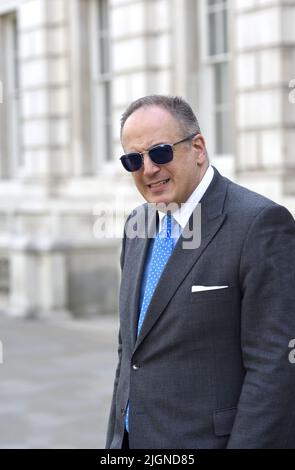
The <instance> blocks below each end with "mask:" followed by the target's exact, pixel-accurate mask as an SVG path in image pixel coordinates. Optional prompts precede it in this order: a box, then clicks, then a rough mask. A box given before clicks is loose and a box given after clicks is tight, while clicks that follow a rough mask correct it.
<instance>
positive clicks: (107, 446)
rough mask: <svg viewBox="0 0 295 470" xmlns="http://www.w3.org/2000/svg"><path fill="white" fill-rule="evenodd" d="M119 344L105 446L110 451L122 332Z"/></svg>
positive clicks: (114, 419)
mask: <svg viewBox="0 0 295 470" xmlns="http://www.w3.org/2000/svg"><path fill="white" fill-rule="evenodd" d="M118 344H119V345H118V365H117V369H116V374H115V381H114V387H113V397H112V403H111V409H110V415H109V422H108V429H107V439H106V445H105V448H106V449H110V446H111V443H112V440H113V435H114V429H115V421H116V395H117V387H118V382H119V377H120V369H121V356H122V342H121V333H120V330H119V338H118Z"/></svg>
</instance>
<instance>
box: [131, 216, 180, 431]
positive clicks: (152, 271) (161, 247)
mask: <svg viewBox="0 0 295 470" xmlns="http://www.w3.org/2000/svg"><path fill="white" fill-rule="evenodd" d="M171 230H172V216H171V214H167V215H165V217H164V218H163V223H162V229H161V231H160V232H159V233H158V234H157V236H156V239H155V243H154V247H153V253H152V259H151V263H150V268H149V272H148V276H147V281H146V286H145V291H144V296H143V300H142V305H141V309H140V315H139V320H138V326H137V336H138V335H139V332H140V330H141V327H142V324H143V321H144V317H145V314H146V312H147V309H148V306H149V304H150V301H151V298H152V296H153V294H154V291H155V288H156V286H157V284H158V282H159V279H160V277H161V274H162V272H163V270H164V268H165V266H166V264H167V261H168V259H169V258H170V255H171V253H172V251H173V248H174V241H173V238H172V237H171ZM125 426H126V429H127V431H128V432H129V404H128V407H127V413H126V419H125Z"/></svg>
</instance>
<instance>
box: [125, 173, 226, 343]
mask: <svg viewBox="0 0 295 470" xmlns="http://www.w3.org/2000/svg"><path fill="white" fill-rule="evenodd" d="M214 172H215V175H214V178H213V180H212V182H211V184H210V186H209V188H208V189H207V191H206V193H205V195H204V197H203V199H202V201H201V221H202V226H201V244H200V246H199V247H198V248H195V249H183V241H185V239H184V238H183V237H182V236H181V237H180V238H179V240H178V242H177V244H176V247H175V249H174V251H173V253H172V255H171V257H170V259H169V261H168V263H167V265H166V268H165V269H164V271H163V274H162V277H161V278H160V281H159V283H158V285H157V287H156V290H155V292H154V295H153V297H152V300H151V303H150V305H149V308H148V310H147V312H146V316H145V319H144V322H143V325H142V328H141V331H140V334H139V336H138V338H137V340H136V343H135V349H137V348H138V347H139V345H140V344H141V343H142V341H143V340H144V338H145V336H146V335H147V334H148V333H149V331H150V330H151V328H152V327H153V325H154V324H155V322H156V321H157V320H158V318H159V317H160V315H161V314H162V313H163V311H164V309H165V307H166V306H167V304H168V303H169V301H170V300H171V298H172V297H173V295H174V293H175V292H176V290H177V288H178V287H179V285H180V284H181V283H182V282H183V280H184V278H185V277H186V276H187V274H188V273H189V271H190V270H191V268H192V267H193V266H194V265H195V264H196V263H197V261H198V259H199V257H200V256H201V254H202V253H203V252H204V250H206V248H207V246H208V245H209V243H210V241H211V240H212V238H213V237H214V235H215V234H216V233H217V231H218V230H219V229H220V228H221V226H222V224H223V222H224V220H225V217H226V215H225V214H224V213H223V205H224V199H225V195H226V189H227V185H228V180H227V179H226V178H223V177H222V176H221V175H220V174H219V173H218V172H217V170H216V169H214ZM191 218H192V217H191ZM190 220H191V219H190ZM145 253H146V251H145ZM145 253H144V255H143V256H142V258H141V262H142V263H143V264H144V257H145ZM141 268H142V266H141ZM141 273H142V270H141ZM137 279H138V278H137ZM138 282H139V286H140V282H141V276H140V277H139V279H138ZM139 286H137V288H139ZM137 312H138V302H137V310H136V315H133V318H134V320H135V325H134V324H133V329H134V328H135V335H136V326H137ZM133 331H134V330H133Z"/></svg>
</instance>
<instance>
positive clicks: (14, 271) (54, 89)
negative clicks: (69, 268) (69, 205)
mask: <svg viewBox="0 0 295 470" xmlns="http://www.w3.org/2000/svg"><path fill="white" fill-rule="evenodd" d="M17 24H18V38H19V41H18V43H19V53H18V56H19V64H20V97H21V101H20V108H21V111H20V121H21V138H20V141H21V165H20V167H19V168H18V172H17V174H16V175H15V178H16V180H17V179H18V181H19V195H22V197H19V195H18V196H16V197H17V198H18V199H19V203H18V204H16V206H15V207H14V209H12V210H13V214H11V220H12V224H11V227H10V234H9V235H10V238H9V240H10V241H9V253H10V273H11V274H10V306H9V308H10V311H11V313H12V314H15V315H36V314H40V313H44V312H47V313H49V312H55V311H58V312H59V313H60V312H62V311H65V309H66V307H67V272H66V260H65V256H66V253H65V250H64V249H63V248H62V247H59V246H58V244H59V236H60V234H59V233H58V231H57V230H56V226H58V223H57V224H56V223H54V221H53V220H52V217H51V216H50V214H51V210H52V209H51V206H52V201H51V196H52V195H54V194H55V187H56V185H59V184H60V182H61V181H62V180H63V179H64V178H68V177H69V176H70V175H71V155H70V109H69V92H70V91H69V90H70V85H69V43H68V18H67V1H66V0H49V1H48V0H28V1H24V2H21V4H20V5H19V8H18V16H17Z"/></svg>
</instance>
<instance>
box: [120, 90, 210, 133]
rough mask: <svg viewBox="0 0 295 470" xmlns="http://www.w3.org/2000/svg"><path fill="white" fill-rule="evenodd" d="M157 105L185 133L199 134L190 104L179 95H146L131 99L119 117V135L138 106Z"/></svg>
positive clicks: (197, 124)
mask: <svg viewBox="0 0 295 470" xmlns="http://www.w3.org/2000/svg"><path fill="white" fill-rule="evenodd" d="M150 106H158V107H159V108H162V109H165V110H166V111H168V112H169V113H170V114H171V115H172V116H173V117H174V118H175V119H176V121H177V122H178V124H179V126H180V128H181V130H182V131H183V132H184V133H187V134H194V133H196V134H200V133H201V130H200V127H199V123H198V120H197V118H196V116H195V114H194V112H193V110H192V108H191V107H190V105H189V104H188V103H187V102H186V101H185V100H184V99H183V98H181V97H180V96H169V95H148V96H144V97H143V98H139V99H137V100H136V101H133V102H132V103H131V104H130V105H129V106H128V108H127V109H126V111H125V112H124V113H123V115H122V117H121V136H122V131H123V127H124V125H125V122H126V121H127V119H128V118H129V116H131V114H133V113H134V112H135V111H137V110H138V109H140V108H148V107H150Z"/></svg>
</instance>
